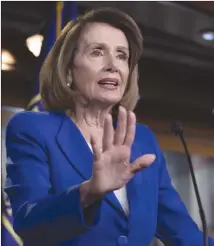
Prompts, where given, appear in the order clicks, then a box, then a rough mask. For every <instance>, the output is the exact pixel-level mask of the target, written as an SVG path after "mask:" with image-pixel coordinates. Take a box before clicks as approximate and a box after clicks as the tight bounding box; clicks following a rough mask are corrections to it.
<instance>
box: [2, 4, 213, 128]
mask: <svg viewBox="0 0 214 246" xmlns="http://www.w3.org/2000/svg"><path fill="white" fill-rule="evenodd" d="M77 4H78V12H79V13H80V14H82V13H84V12H85V11H86V10H88V9H91V8H93V7H98V6H103V5H107V6H115V7H117V8H120V9H122V10H125V11H126V12H127V13H129V14H130V15H131V16H133V17H134V19H135V20H136V21H137V22H138V24H139V26H140V28H141V30H142V33H143V37H144V54H143V56H142V59H141V61H140V67H139V70H140V92H141V100H140V102H139V104H138V107H137V108H136V112H137V115H138V118H139V119H140V120H143V121H150V120H152V121H153V122H154V121H156V120H158V121H160V122H162V121H164V122H170V121H171V120H173V119H179V120H181V121H183V122H184V123H186V124H191V125H197V126H199V127H201V128H203V129H205V128H206V129H213V127H214V114H213V113H212V110H213V109H214V41H204V40H203V39H202V38H201V32H202V31H203V30H213V31H214V2H77ZM54 8H55V2H2V48H5V49H8V50H9V51H11V52H12V53H13V54H14V56H15V57H16V60H17V63H16V70H15V71H13V72H5V71H2V104H3V105H9V106H18V107H26V105H27V103H28V102H29V100H30V99H31V96H32V93H33V88H34V85H35V81H36V74H37V73H38V68H39V66H40V63H41V61H40V58H36V57H34V56H33V54H32V53H31V52H30V51H28V49H27V47H26V45H25V40H26V38H27V37H29V36H31V35H33V34H36V33H41V34H44V33H45V30H46V28H47V23H48V20H49V19H50V16H51V13H52V12H53V10H54Z"/></svg>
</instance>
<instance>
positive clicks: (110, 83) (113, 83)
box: [99, 82, 117, 86]
mask: <svg viewBox="0 0 214 246" xmlns="http://www.w3.org/2000/svg"><path fill="white" fill-rule="evenodd" d="M99 84H101V85H114V86H117V83H115V82H105V83H99Z"/></svg>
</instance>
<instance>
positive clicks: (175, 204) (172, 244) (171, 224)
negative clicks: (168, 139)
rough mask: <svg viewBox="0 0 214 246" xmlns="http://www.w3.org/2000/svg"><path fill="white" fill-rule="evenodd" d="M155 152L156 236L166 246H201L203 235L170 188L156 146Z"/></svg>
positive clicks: (162, 158)
mask: <svg viewBox="0 0 214 246" xmlns="http://www.w3.org/2000/svg"><path fill="white" fill-rule="evenodd" d="M156 143H157V142H156ZM156 150H157V157H158V163H159V198H158V199H159V202H158V225H157V232H156V236H157V237H158V238H159V239H160V240H161V241H162V242H163V243H164V245H167V246H203V245H204V244H203V233H202V232H201V231H200V230H199V228H198V226H197V225H196V223H195V222H194V221H193V219H192V218H191V216H190V215H189V213H188V211H187V209H186V207H185V205H184V203H183V202H182V200H181V198H180V196H179V194H178V193H177V191H176V190H175V189H174V187H173V186H172V184H171V180H170V177H169V173H168V170H167V167H166V162H165V158H164V156H163V154H162V153H161V151H160V149H159V147H158V145H157V146H156ZM209 246H214V239H212V238H209Z"/></svg>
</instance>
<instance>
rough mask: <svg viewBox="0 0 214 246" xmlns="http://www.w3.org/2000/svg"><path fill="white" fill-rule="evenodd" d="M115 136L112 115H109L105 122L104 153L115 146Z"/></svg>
mask: <svg viewBox="0 0 214 246" xmlns="http://www.w3.org/2000/svg"><path fill="white" fill-rule="evenodd" d="M113 135H114V128H113V124H112V116H111V115H110V114H108V115H107V117H106V118H105V122H104V128H103V151H106V150H108V149H110V148H111V146H112V144H113Z"/></svg>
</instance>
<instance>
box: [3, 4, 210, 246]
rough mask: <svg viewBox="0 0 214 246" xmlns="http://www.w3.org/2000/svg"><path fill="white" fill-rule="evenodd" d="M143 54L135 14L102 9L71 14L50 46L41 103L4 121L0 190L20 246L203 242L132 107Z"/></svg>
mask: <svg viewBox="0 0 214 246" xmlns="http://www.w3.org/2000/svg"><path fill="white" fill-rule="evenodd" d="M141 53H142V37H141V33H140V30H139V28H138V27H137V25H136V23H135V22H134V20H133V19H132V18H131V17H129V16H128V15H126V14H125V13H122V12H120V11H118V10H113V9H109V8H104V9H99V10H96V11H91V12H90V13H88V14H86V15H84V16H83V17H80V18H78V19H77V20H75V21H73V22H69V23H68V24H67V26H66V27H65V29H64V30H63V32H62V34H61V36H60V37H59V39H58V40H57V41H56V43H55V45H54V47H53V48H52V50H51V51H50V53H49V55H48V57H47V59H46V60H45V62H44V65H43V67H42V69H41V76H40V81H41V95H42V98H43V102H44V105H45V106H46V108H47V110H48V111H47V112H45V113H34V112H24V113H21V114H18V115H16V116H15V117H13V118H12V120H11V121H10V123H9V124H8V128H7V140H6V146H7V156H8V163H7V172H8V177H7V183H6V189H5V190H6V192H7V194H8V196H9V198H10V201H11V204H12V208H13V215H14V229H15V231H16V232H17V233H18V234H19V235H20V236H21V237H22V239H23V240H24V242H25V244H26V245H45V246H47V245H63V246H64V245H69V246H74V245H75V246H77V245H79V246H85V245H93V246H98V245H99V246H101V245H102V246H105V245H106V246H113V245H132V246H138V245H141V246H142V245H144V246H148V245H149V244H150V242H151V241H152V239H153V237H154V236H155V235H156V236H157V237H158V238H160V239H161V240H162V241H163V242H164V243H166V245H176V246H178V245H179V246H184V245H188V246H190V245H194V246H202V245H203V236H202V233H201V232H200V231H199V229H198V227H197V226H196V224H195V223H194V222H193V221H192V219H191V218H190V216H189V215H188V213H187V210H186V209H185V207H184V205H183V203H182V202H181V200H180V198H179V196H178V194H177V193H176V191H175V190H174V188H173V187H172V185H171V182H170V178H169V175H168V172H167V169H166V164H165V161H164V158H163V155H162V153H161V151H160V149H159V147H158V145H157V142H156V140H155V137H154V135H153V133H152V132H151V131H150V130H149V128H147V127H145V126H143V125H139V124H136V118H135V115H134V113H133V112H132V110H133V109H134V107H135V105H136V102H137V98H138V85H137V79H138V76H137V63H138V60H139V58H140V55H141ZM115 116H117V119H118V120H117V122H116V120H115V119H116V118H115ZM209 245H212V246H213V245H214V242H213V241H211V239H210V244H209Z"/></svg>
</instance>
